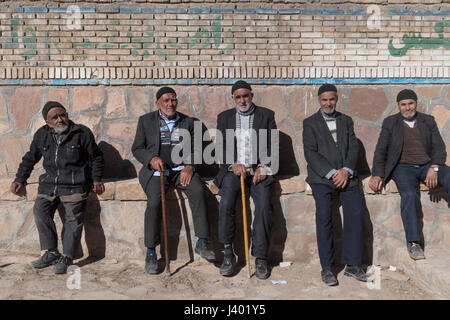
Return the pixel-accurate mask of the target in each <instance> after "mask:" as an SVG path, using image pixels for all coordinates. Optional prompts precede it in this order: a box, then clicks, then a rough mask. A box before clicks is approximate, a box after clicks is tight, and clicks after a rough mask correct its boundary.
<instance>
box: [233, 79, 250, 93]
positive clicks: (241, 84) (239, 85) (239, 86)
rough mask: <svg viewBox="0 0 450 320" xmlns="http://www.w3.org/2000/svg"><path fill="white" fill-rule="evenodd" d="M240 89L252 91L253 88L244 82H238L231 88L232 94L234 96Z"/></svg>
mask: <svg viewBox="0 0 450 320" xmlns="http://www.w3.org/2000/svg"><path fill="white" fill-rule="evenodd" d="M238 89H248V90H250V91H252V87H251V86H250V85H249V84H248V83H247V82H245V81H244V80H238V81H236V82H235V83H234V84H233V86H232V87H231V94H233V93H234V92H235V91H236V90H238Z"/></svg>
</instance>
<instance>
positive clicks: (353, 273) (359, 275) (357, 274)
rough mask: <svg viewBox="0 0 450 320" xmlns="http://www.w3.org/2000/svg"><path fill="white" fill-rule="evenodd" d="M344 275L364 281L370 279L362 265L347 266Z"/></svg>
mask: <svg viewBox="0 0 450 320" xmlns="http://www.w3.org/2000/svg"><path fill="white" fill-rule="evenodd" d="M344 276H347V277H353V278H355V279H356V280H359V281H363V282H367V281H368V280H367V279H368V278H367V275H366V273H365V272H364V270H363V268H361V267H360V266H347V268H345V272H344Z"/></svg>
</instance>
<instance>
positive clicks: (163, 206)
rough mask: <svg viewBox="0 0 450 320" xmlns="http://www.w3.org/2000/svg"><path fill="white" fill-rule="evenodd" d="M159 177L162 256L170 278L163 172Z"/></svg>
mask: <svg viewBox="0 0 450 320" xmlns="http://www.w3.org/2000/svg"><path fill="white" fill-rule="evenodd" d="M160 176H161V207H162V220H163V232H164V255H165V258H166V276H170V258H169V239H168V238H169V237H168V234H167V216H166V191H165V188H164V171H163V172H160Z"/></svg>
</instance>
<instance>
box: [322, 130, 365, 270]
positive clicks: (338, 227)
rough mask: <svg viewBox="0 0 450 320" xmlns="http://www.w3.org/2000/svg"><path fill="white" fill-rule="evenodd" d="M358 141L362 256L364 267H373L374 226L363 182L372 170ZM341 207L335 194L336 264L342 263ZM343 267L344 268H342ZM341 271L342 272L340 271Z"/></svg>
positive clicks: (333, 219)
mask: <svg viewBox="0 0 450 320" xmlns="http://www.w3.org/2000/svg"><path fill="white" fill-rule="evenodd" d="M357 140H358V144H359V154H358V163H357V166H356V172H357V173H358V177H359V192H360V194H361V196H362V204H363V209H364V217H363V255H362V264H363V265H366V266H368V265H372V263H373V225H372V221H371V219H370V213H369V209H368V208H367V204H366V198H365V196H364V187H363V184H362V180H364V179H365V178H367V177H370V175H371V170H370V167H369V164H368V162H367V156H366V149H365V147H364V145H363V143H362V142H361V140H360V139H357ZM340 207H341V202H340V199H339V195H338V194H337V193H334V194H333V198H332V207H331V208H332V209H331V214H332V223H333V242H334V248H335V252H334V256H335V262H336V264H340V263H341V256H342V231H343V230H342V225H343V224H342V218H341V213H340V211H339V208H340ZM341 267H343V266H341ZM339 271H340V270H339Z"/></svg>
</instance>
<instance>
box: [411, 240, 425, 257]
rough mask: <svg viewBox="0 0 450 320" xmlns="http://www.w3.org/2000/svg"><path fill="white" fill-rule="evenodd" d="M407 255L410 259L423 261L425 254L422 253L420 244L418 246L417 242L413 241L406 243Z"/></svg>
mask: <svg viewBox="0 0 450 320" xmlns="http://www.w3.org/2000/svg"><path fill="white" fill-rule="evenodd" d="M408 253H409V256H410V257H411V259H413V260H422V259H425V254H424V253H423V250H422V248H421V247H420V244H418V243H417V242H414V241H411V242H408Z"/></svg>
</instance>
